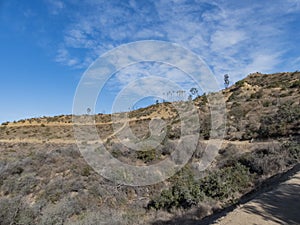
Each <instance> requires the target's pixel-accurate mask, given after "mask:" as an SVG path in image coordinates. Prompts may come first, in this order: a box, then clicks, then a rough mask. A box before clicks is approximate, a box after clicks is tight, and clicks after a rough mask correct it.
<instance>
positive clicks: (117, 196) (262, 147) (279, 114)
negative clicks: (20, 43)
mask: <svg viewBox="0 0 300 225" xmlns="http://www.w3.org/2000/svg"><path fill="white" fill-rule="evenodd" d="M222 94H223V95H224V98H225V100H226V109H227V115H226V117H227V121H226V123H227V124H226V135H225V137H224V138H225V141H224V142H223V145H222V147H221V149H220V150H219V152H218V156H217V157H216V159H215V160H214V161H213V163H212V164H211V165H210V167H209V168H208V169H207V170H206V171H200V170H199V163H201V159H202V158H203V155H204V150H205V146H206V145H207V142H208V139H209V136H210V126H211V124H210V118H211V115H210V105H209V102H208V99H209V95H213V93H208V94H207V95H203V96H199V97H197V98H196V99H195V100H194V102H193V103H194V105H195V106H196V107H197V109H198V115H199V121H200V127H199V128H198V129H197V132H199V134H200V139H199V143H198V147H197V149H196V151H195V152H194V153H193V157H192V158H191V159H190V161H189V163H188V164H187V165H186V166H185V167H184V168H183V169H182V170H181V171H180V172H179V173H177V174H176V175H174V176H173V177H171V178H170V179H168V180H166V181H165V182H160V183H158V184H155V185H149V186H144V187H131V186H124V185H117V184H114V183H113V182H111V181H109V180H106V179H105V178H103V177H101V176H100V175H99V174H97V173H96V172H95V171H94V170H93V169H92V168H91V167H90V166H89V165H88V164H87V163H86V161H85V160H84V159H83V157H82V156H81V154H80V152H79V150H78V147H77V145H76V140H75V138H74V135H73V123H72V116H71V115H61V116H56V117H43V118H34V119H28V120H21V121H17V122H10V123H4V124H3V125H1V126H0V224H3V225H6V224H8V225H10V224H14V223H15V224H99V222H103V223H105V222H106V224H161V223H163V224H164V223H172V221H176V218H179V217H181V218H186V219H188V218H193V221H197V220H200V219H201V218H203V217H205V216H207V215H210V214H212V213H214V212H216V211H218V210H220V209H222V208H224V207H227V206H229V205H231V204H233V203H235V202H237V201H238V200H239V199H240V197H242V196H243V195H245V194H246V193H248V192H250V191H252V190H255V189H259V187H260V186H261V184H262V183H263V181H264V180H266V179H267V178H269V177H271V176H273V175H276V174H278V173H282V172H284V171H286V170H288V169H290V168H291V167H293V166H294V165H296V164H297V163H299V162H300V161H299V160H300V147H299V140H300V138H299V136H300V107H299V104H300V102H299V99H300V73H298V72H294V73H278V74H270V75H265V74H251V75H249V76H248V77H247V78H245V79H243V80H241V81H239V82H237V83H236V84H234V85H233V86H231V87H230V88H228V89H226V90H223V91H222ZM174 104H184V103H180V102H178V103H173V104H171V103H160V104H157V105H152V106H149V107H147V108H143V109H139V110H136V111H133V112H130V113H129V116H128V119H127V121H126V122H127V123H128V124H129V125H130V127H131V130H132V132H133V133H134V134H135V135H136V136H137V137H139V138H142V139H143V138H147V137H149V135H150V130H149V122H150V121H151V119H152V118H154V117H161V118H163V119H164V121H165V122H166V125H167V130H166V135H167V138H166V140H164V142H163V145H162V146H161V147H159V148H157V149H149V150H148V151H146V152H144V151H132V150H131V149H130V148H129V147H126V146H124V145H122V143H120V141H119V140H118V139H117V137H116V135H117V133H118V132H120V131H121V130H122V129H123V126H122V124H124V121H123V120H120V121H118V120H117V122H116V121H114V123H118V124H117V125H119V126H118V127H119V130H116V129H114V126H113V125H115V124H113V121H112V119H111V115H102V114H99V115H95V116H94V120H95V124H96V127H97V130H98V134H99V136H100V137H101V140H100V139H99V142H102V143H103V144H104V145H105V147H106V149H107V150H108V151H109V152H110V153H111V154H112V155H113V156H114V157H115V158H117V159H119V160H120V161H123V162H125V163H128V164H132V165H139V166H140V165H144V166H145V165H150V164H155V163H157V162H159V161H161V160H163V159H165V158H167V157H169V156H170V155H171V154H172V152H173V151H174V146H175V145H176V143H178V141H179V138H180V136H181V130H180V118H179V116H178V112H177V111H176V107H174ZM115 116H120V117H122V115H115ZM91 117H92V115H91ZM90 125H91V126H92V124H90ZM90 125H87V129H88V128H89V126H90ZM87 144H88V143H87ZM168 221H169V222H168Z"/></svg>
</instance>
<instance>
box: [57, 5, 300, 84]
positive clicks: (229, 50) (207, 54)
mask: <svg viewBox="0 0 300 225" xmlns="http://www.w3.org/2000/svg"><path fill="white" fill-rule="evenodd" d="M55 2H56V1H55ZM80 4H84V7H85V9H86V13H84V14H82V15H79V16H78V15H76V14H74V16H75V18H74V23H72V24H70V25H69V26H68V27H66V29H65V30H64V43H63V44H64V46H65V48H66V49H72V48H75V49H81V50H84V51H85V54H84V55H81V57H78V56H77V55H75V56H74V55H72V54H70V52H69V53H68V54H62V52H58V56H57V61H59V62H61V63H64V60H65V61H66V62H65V64H68V65H73V66H78V65H82V66H84V65H87V63H88V62H90V61H91V59H96V57H97V56H99V55H100V54H102V53H104V52H105V51H107V50H110V49H112V48H113V47H116V46H118V45H120V44H123V43H127V42H132V41H137V40H142V39H158V40H167V41H171V42H175V43H178V44H180V45H182V46H184V47H186V48H188V49H190V50H192V51H194V52H195V53H197V54H198V55H199V56H200V57H202V58H203V59H204V60H205V62H206V63H207V64H208V65H209V67H210V68H211V69H212V70H213V71H214V72H215V73H216V74H217V76H223V74H224V73H229V74H230V75H231V78H232V79H234V80H236V79H240V78H241V77H244V76H245V75H247V74H245V73H248V71H252V70H254V71H259V72H263V71H268V72H272V71H275V70H281V69H283V68H280V66H279V65H286V67H288V66H289V65H290V66H292V65H291V63H289V62H284V60H285V58H284V55H285V54H286V53H287V52H288V51H290V50H291V49H292V46H291V45H290V43H289V41H288V40H287V39H288V38H287V37H288V35H287V33H289V32H291V31H290V30H289V24H290V23H291V22H295V18H296V17H294V16H289V15H291V13H295V12H298V11H299V10H300V2H299V1H298V0H287V1H279V0H275V1H272V4H271V3H270V2H265V1H252V2H251V3H250V2H247V1H221V0H215V1H202V0H198V1H187V0H178V1H175V0H174V1H165V0H160V1H159V0H158V1H153V2H151V1H149V2H143V4H142V3H141V2H140V1H136V0H130V1H129V3H128V4H127V3H126V2H123V3H122V4H118V3H114V2H113V1H88V3H87V4H86V3H80ZM57 7H58V8H59V4H57ZM295 32H297V31H295ZM283 50H284V51H283ZM160 54H164V52H163V51H162V52H161V53H160ZM68 57H69V58H68ZM76 58H81V60H77V64H78V65H75V62H76V60H75V59H76ZM291 61H293V60H291ZM136 69H138V68H136ZM122 79H125V78H122Z"/></svg>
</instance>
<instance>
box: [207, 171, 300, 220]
mask: <svg viewBox="0 0 300 225" xmlns="http://www.w3.org/2000/svg"><path fill="white" fill-rule="evenodd" d="M213 224H215V225H217V224H218V225H227V224H228V225H244V224H247V225H248V224H249V225H273V224H274V225H275V224H287V225H288V224H289V225H291V224H300V172H298V173H296V174H295V175H294V176H293V177H292V178H291V179H290V180H288V181H286V182H284V183H282V184H280V185H279V186H278V187H277V188H276V189H274V190H272V191H269V192H267V193H264V194H261V195H259V196H258V197H256V198H255V199H253V200H251V201H249V202H248V203H245V204H243V205H240V206H239V207H238V208H236V209H235V210H234V211H232V212H230V213H228V214H227V215H226V216H224V217H222V218H220V219H218V220H217V221H216V222H215V223H213Z"/></svg>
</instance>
